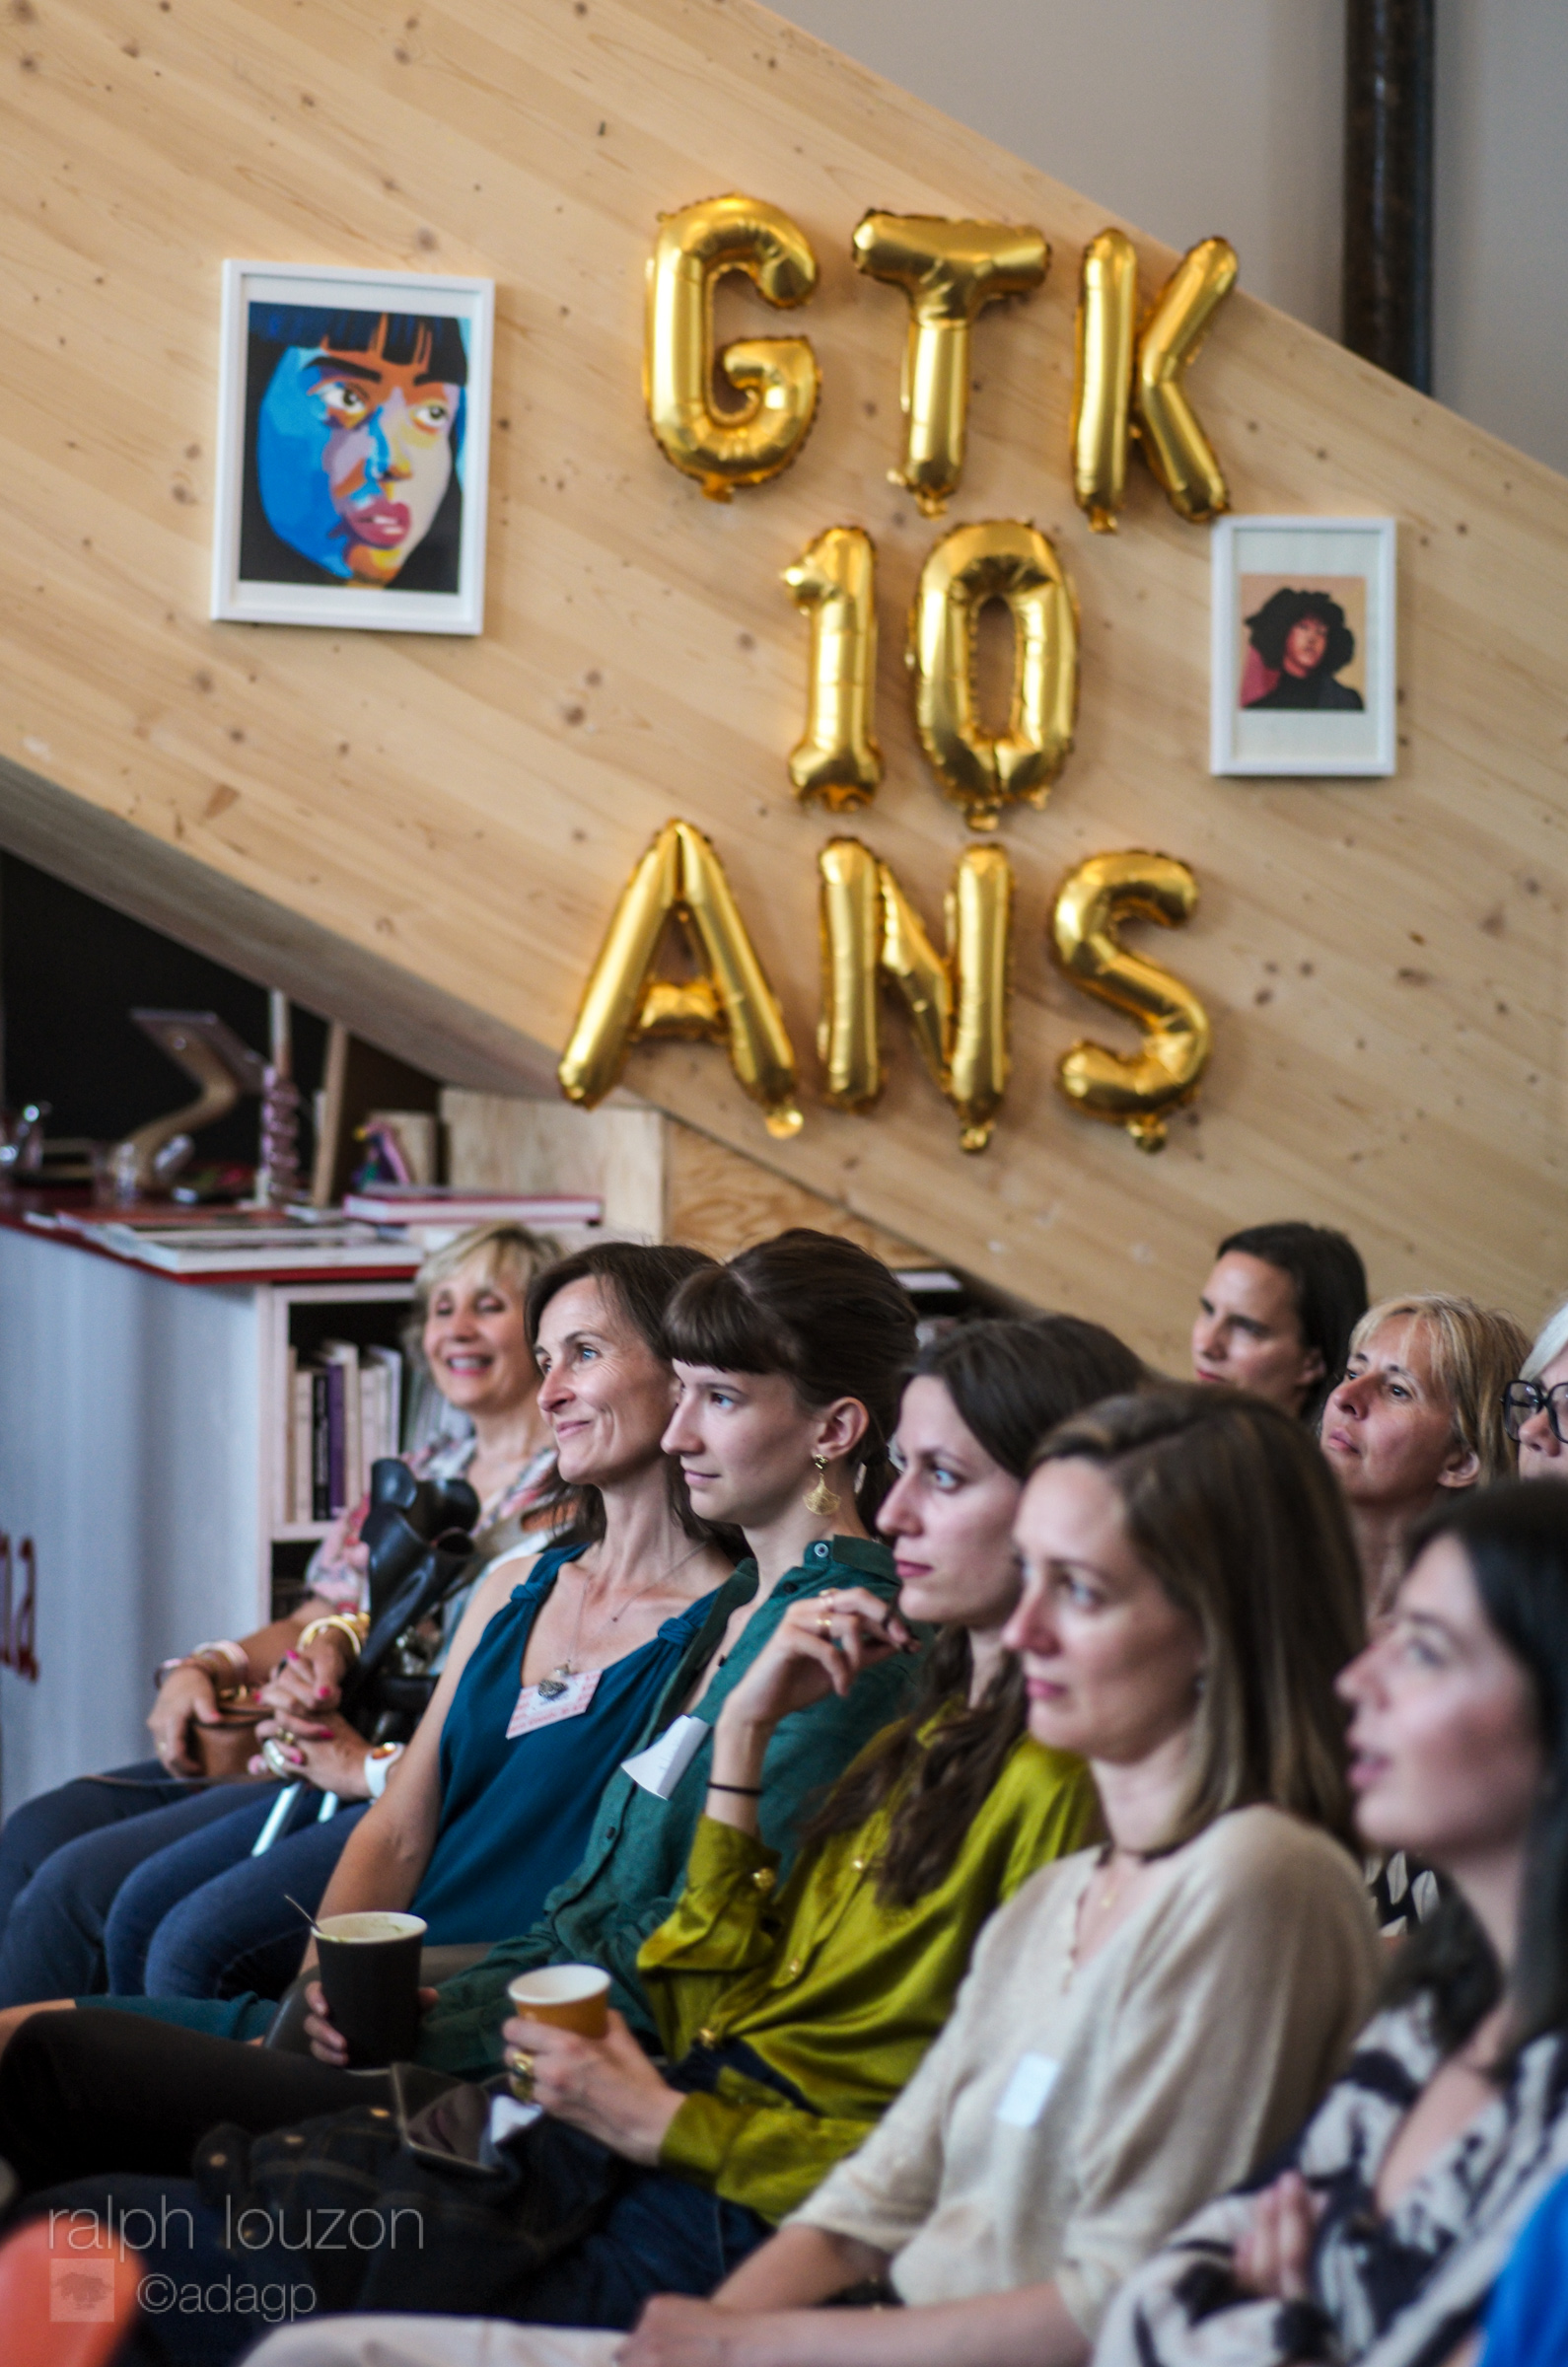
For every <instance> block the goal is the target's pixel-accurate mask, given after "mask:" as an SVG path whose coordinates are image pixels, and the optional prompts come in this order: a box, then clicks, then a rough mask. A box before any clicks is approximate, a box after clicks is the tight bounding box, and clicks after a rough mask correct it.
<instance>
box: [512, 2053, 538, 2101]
mask: <svg viewBox="0 0 1568 2367" xmlns="http://www.w3.org/2000/svg"><path fill="white" fill-rule="evenodd" d="M506 2067H507V2070H508V2071H509V2072H510V2074H511V2078H510V2080H509V2082H508V2085H509V2086H510V2087H511V2090H512V2093H513V2095H514V2096H515V2097H516V2098H517V2099H518V2102H519V2103H520V2104H529V2103H531V2102H532V2101H533V2096H534V2057H533V2055H532V2054H530V2052H529V2050H528V2048H527V2047H526V2046H509V2047H508V2048H507V2053H506Z"/></svg>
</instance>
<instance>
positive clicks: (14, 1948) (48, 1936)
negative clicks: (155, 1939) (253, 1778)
mask: <svg viewBox="0 0 1568 2367" xmlns="http://www.w3.org/2000/svg"><path fill="white" fill-rule="evenodd" d="M277 1788H278V1787H277V1786H276V1785H275V1784H247V1783H215V1784H208V1785H200V1784H193V1783H188V1782H180V1781H179V1780H178V1778H177V1777H174V1776H171V1775H169V1774H167V1773H166V1771H165V1770H164V1768H163V1767H161V1766H160V1765H159V1763H158V1761H157V1760H156V1759H151V1760H147V1761H145V1762H144V1763H143V1764H141V1765H139V1766H134V1767H120V1768H117V1769H115V1770H114V1771H113V1772H112V1773H111V1774H108V1775H84V1776H81V1777H79V1778H78V1780H77V1781H76V1782H75V1783H67V1784H62V1785H61V1786H60V1787H59V1789H58V1790H57V1791H53V1792H45V1793H43V1794H42V1795H41V1796H40V1797H39V1798H38V1799H36V1800H29V1801H27V1802H26V1803H25V1804H24V1806H23V1807H21V1808H19V1809H18V1810H17V1812H16V1814H15V1815H14V1816H12V1817H10V1818H8V1819H7V1821H6V1826H5V1830H4V1832H3V1833H0V1894H3V1891H4V1890H6V1889H9V1891H10V1895H11V1903H10V1911H9V1913H8V1914H7V1915H6V1918H5V1926H4V1934H3V1936H0V2006H8V2005H33V2004H36V2002H37V2000H38V1999H39V1998H42V1997H90V1996H93V1995H96V1994H97V1993H98V1992H99V1991H101V1990H102V1989H103V1987H104V1985H105V1979H106V1973H105V1965H104V1927H105V1924H106V1923H107V1919H108V1913H109V1909H110V1908H111V1907H112V1905H113V1903H114V1900H115V1897H116V1895H117V1893H118V1891H119V1887H120V1885H121V1883H122V1882H123V1881H124V1880H125V1878H126V1876H127V1875H128V1874H130V1873H132V1872H134V1870H135V1869H136V1867H138V1866H139V1865H140V1864H141V1863H142V1861H143V1860H144V1859H145V1858H147V1857H150V1856H151V1855H152V1854H153V1853H154V1851H155V1850H159V1849H163V1848H166V1847H167V1846H168V1845H169V1844H170V1842H172V1841H178V1840H181V1839H183V1838H184V1836H185V1835H186V1834H187V1833H191V1832H196V1831H200V1830H202V1829H205V1828H206V1827H208V1826H212V1825H216V1824H220V1823H221V1822H222V1821H223V1820H224V1819H225V1818H227V1817H230V1816H233V1815H234V1814H235V1813H236V1812H237V1811H242V1810H253V1809H254V1808H255V1806H256V1804H257V1803H258V1802H259V1801H261V1800H262V1799H263V1798H275V1797H276V1795H277Z"/></svg>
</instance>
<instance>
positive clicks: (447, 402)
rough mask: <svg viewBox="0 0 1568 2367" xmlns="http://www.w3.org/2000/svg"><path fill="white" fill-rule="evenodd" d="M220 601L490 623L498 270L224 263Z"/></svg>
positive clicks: (358, 627)
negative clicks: (460, 274)
mask: <svg viewBox="0 0 1568 2367" xmlns="http://www.w3.org/2000/svg"><path fill="white" fill-rule="evenodd" d="M221 337H222V344H221V356H220V367H219V392H218V438H217V479H216V495H215V510H216V518H215V526H214V534H213V546H212V590H211V604H210V613H211V614H212V615H213V616H214V617H216V618H221V619H227V620H230V621H233V622H236V623H244V624H310V625H322V626H326V627H328V628H329V629H330V630H332V631H334V632H341V631H343V630H345V629H347V630H350V631H371V632H401V633H478V632H482V631H483V629H484V542H485V516H486V510H487V506H488V498H489V455H490V366H491V355H492V352H493V349H494V341H495V285H494V282H493V281H491V280H488V279H457V278H451V277H445V276H438V275H437V274H435V273H427V272H422V271H364V270H348V269H341V268H338V267H336V266H334V265H330V264H315V263H263V262H241V261H235V260H230V261H227V262H226V263H225V264H224V266H223V313H222V328H221Z"/></svg>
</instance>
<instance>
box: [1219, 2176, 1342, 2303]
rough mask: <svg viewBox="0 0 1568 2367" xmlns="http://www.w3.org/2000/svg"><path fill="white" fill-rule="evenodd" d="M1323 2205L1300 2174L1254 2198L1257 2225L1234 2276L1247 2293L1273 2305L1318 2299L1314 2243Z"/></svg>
mask: <svg viewBox="0 0 1568 2367" xmlns="http://www.w3.org/2000/svg"><path fill="white" fill-rule="evenodd" d="M1320 2207H1321V2206H1320V2205H1319V2204H1318V2203H1315V2202H1314V2200H1313V2198H1312V2196H1311V2194H1310V2193H1309V2192H1308V2191H1307V2182H1306V2180H1305V2179H1304V2178H1303V2177H1302V2175H1301V2172H1300V2171H1299V2170H1287V2171H1286V2173H1285V2175H1284V2177H1283V2178H1280V2179H1276V2180H1275V2182H1274V2184H1273V2186H1271V2187H1265V2188H1263V2190H1262V2192H1261V2193H1260V2194H1256V2195H1254V2196H1253V2198H1252V2224H1251V2226H1250V2227H1249V2228H1248V2229H1247V2233H1246V2235H1245V2236H1243V2238H1242V2240H1241V2242H1240V2243H1239V2244H1238V2245H1237V2247H1236V2263H1235V2269H1234V2274H1235V2277H1236V2281H1237V2283H1238V2284H1239V2285H1240V2286H1241V2288H1242V2290H1243V2291H1244V2292H1245V2293H1255V2294H1257V2295H1258V2296H1259V2297H1260V2298H1261V2299H1264V2300H1269V2301H1307V2300H1309V2299H1310V2298H1311V2294H1312V2279H1311V2274H1310V2270H1311V2264H1312V2252H1313V2238H1314V2237H1315V2236H1316V2234H1317V2232H1318V2214H1319V2209H1320Z"/></svg>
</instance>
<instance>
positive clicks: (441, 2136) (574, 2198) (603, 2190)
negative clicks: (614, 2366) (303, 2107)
mask: <svg viewBox="0 0 1568 2367" xmlns="http://www.w3.org/2000/svg"><path fill="white" fill-rule="evenodd" d="M504 2084H505V2083H504V2082H502V2081H499V2080H497V2081H494V2082H492V2083H491V2084H490V2085H489V2086H487V2087H481V2086H475V2085H472V2084H470V2083H469V2082H467V2081H463V2080H451V2079H447V2078H446V2077H445V2076H444V2075H442V2074H441V2073H438V2072H432V2071H424V2070H421V2069H419V2068H418V2067H417V2066H415V2065H413V2064H410V2063H396V2064H393V2066H392V2070H391V2071H390V2072H389V2073H388V2074H387V2075H386V2077H385V2079H383V2080H378V2081H377V2082H376V2083H375V2086H374V2089H373V2091H372V2092H373V2093H374V2094H377V2095H383V2096H386V2097H388V2099H389V2101H388V2102H387V2103H385V2104H368V2103H367V2104H364V2105H357V2106H355V2107H354V2108H353V2109H352V2110H350V2111H348V2112H338V2113H331V2114H328V2115H327V2116H324V2117H323V2118H321V2119H319V2120H306V2121H303V2122H302V2123H301V2124H300V2126H299V2127H298V2128H288V2129H277V2130H274V2131H272V2132H271V2133H269V2134H268V2135H266V2136H259V2137H257V2136H251V2135H249V2133H248V2132H247V2131H246V2130H244V2129H241V2128H237V2127H234V2126H232V2125H226V2126H224V2127H222V2128H215V2129H213V2130H211V2131H210V2132H209V2134H208V2135H207V2136H205V2137H203V2139H202V2141H201V2143H200V2144H199V2145H198V2147H197V2148H196V2153H195V2158H194V2160H193V2162H192V2164H191V2169H192V2173H193V2176H194V2178H195V2183H196V2190H197V2192H198V2193H199V2195H200V2196H201V2199H202V2201H203V2202H205V2203H208V2204H210V2205H211V2206H213V2207H214V2208H215V2209H217V2210H219V2211H220V2212H222V2213H223V2214H224V2219H225V2225H226V2227H228V2228H230V2229H233V2230H236V2231H238V2232H237V2234H236V2236H235V2238H234V2244H235V2247H236V2250H235V2257H236V2258H237V2259H240V2258H243V2257H244V2254H243V2251H242V2250H241V2249H239V2248H240V2247H243V2244H244V2233H243V2229H242V2228H241V2222H242V2218H243V2214H244V2213H245V2212H247V2211H249V2210H253V2211H260V2212H264V2213H265V2214H267V2218H268V2223H269V2226H270V2229H271V2231H272V2234H273V2237H274V2239H275V2240H277V2241H280V2242H281V2243H282V2244H283V2245H284V2246H286V2247H287V2248H288V2249H289V2250H290V2251H292V2252H294V2253H295V2255H296V2258H297V2259H298V2262H299V2266H300V2269H301V2271H308V2272H309V2274H310V2276H311V2278H312V2281H313V2282H314V2284H315V2287H316V2293H317V2299H318V2302H319V2303H320V2306H321V2309H322V2310H424V2311H434V2312H438V2313H451V2314H455V2315H458V2316H461V2317H465V2318H473V2317H486V2316H490V2317H498V2316H503V2315H506V2314H508V2308H509V2305H510V2304H512V2303H513V2302H514V2301H517V2300H520V2299H521V2297H522V2296H523V2294H524V2293H525V2292H526V2289H527V2286H528V2284H529V2281H530V2279H531V2278H532V2277H534V2276H535V2275H536V2274H537V2273H538V2271H539V2269H541V2268H542V2267H544V2266H545V2265H546V2263H547V2262H548V2261H550V2260H551V2259H554V2258H555V2257H556V2255H557V2254H558V2253H561V2252H564V2251H566V2250H567V2249H568V2248H569V2247H570V2246H571V2245H573V2244H576V2243H578V2242H579V2241H580V2240H581V2239H582V2238H583V2237H584V2236H586V2235H589V2234H590V2233H592V2231H593V2230H594V2229H595V2228H596V2227H598V2226H600V2225H601V2224H602V2223H603V2221H604V2220H605V2218H606V2216H607V2214H608V2212H609V2210H610V2207H611V2205H612V2204H613V2203H614V2201H615V2199H616V2197H617V2196H618V2194H619V2193H620V2192H621V2189H622V2188H623V2187H624V2185H625V2183H626V2180H627V2177H628V2176H629V2175H630V2169H629V2165H628V2164H627V2163H625V2162H624V2161H622V2160H621V2159H620V2157H619V2156H618V2155H616V2154H613V2153H611V2152H610V2151H609V2149H608V2147H607V2146H605V2145H601V2144H600V2143H599V2141H598V2140H597V2138H594V2137H588V2136H584V2135H583V2134H582V2133H581V2131H579V2130H577V2129H573V2128H568V2127H566V2126H565V2124H564V2123H563V2122H561V2121H558V2120H551V2119H547V2118H544V2117H542V2116H541V2117H540V2118H539V2119H537V2120H535V2121H534V2122H532V2123H531V2124H530V2125H529V2126H528V2127H526V2128H523V2129H520V2130H519V2131H518V2132H517V2133H516V2134H515V2135H514V2136H512V2137H510V2138H509V2139H508V2140H507V2141H506V2143H505V2144H504V2145H503V2146H501V2147H500V2148H492V2147H490V2146H489V2144H488V2141H487V2138H486V2136H485V2133H484V2132H485V2128H486V2125H487V2123H488V2119H489V2109H490V2099H491V2096H492V2095H493V2094H494V2093H495V2092H496V2090H497V2089H500V2088H502V2087H503V2086H504ZM253 2224H254V2223H253V2222H252V2225H253Z"/></svg>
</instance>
